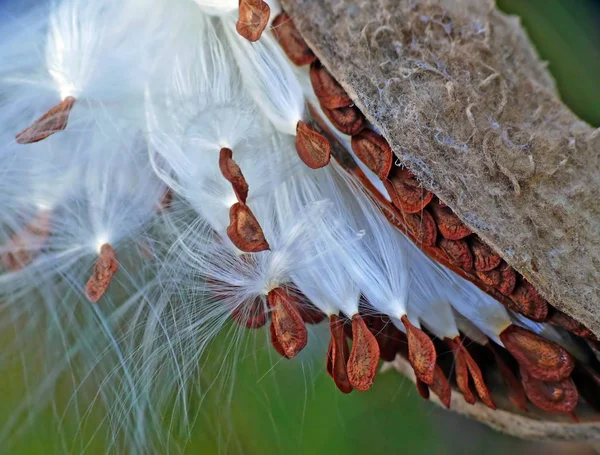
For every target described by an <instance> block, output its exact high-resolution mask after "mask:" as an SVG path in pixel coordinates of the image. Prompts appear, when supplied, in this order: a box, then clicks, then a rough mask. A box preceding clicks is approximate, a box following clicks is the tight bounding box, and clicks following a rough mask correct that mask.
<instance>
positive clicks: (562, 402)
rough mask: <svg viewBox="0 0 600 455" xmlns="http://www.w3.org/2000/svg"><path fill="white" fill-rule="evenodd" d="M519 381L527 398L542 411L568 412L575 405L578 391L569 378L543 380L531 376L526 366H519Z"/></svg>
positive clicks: (577, 399)
mask: <svg viewBox="0 0 600 455" xmlns="http://www.w3.org/2000/svg"><path fill="white" fill-rule="evenodd" d="M520 371H521V381H522V382H523V388H524V389H525V393H526V394H527V398H529V400H531V402H532V403H533V404H534V405H536V406H537V407H538V408H540V409H541V410H543V411H546V412H550V413H557V414H570V413H571V412H573V411H574V410H575V408H576V407H577V402H578V401H579V393H578V392H577V388H576V387H575V383H574V382H573V380H572V379H571V378H568V377H567V378H565V379H562V380H560V381H551V382H545V381H541V380H539V379H536V378H534V377H533V375H531V374H530V371H529V370H528V369H527V368H524V367H521V370H520Z"/></svg>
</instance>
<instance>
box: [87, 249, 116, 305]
mask: <svg viewBox="0 0 600 455" xmlns="http://www.w3.org/2000/svg"><path fill="white" fill-rule="evenodd" d="M118 269H119V261H117V255H116V254H115V250H113V248H112V247H111V246H110V245H109V244H108V243H105V244H104V245H102V246H101V247H100V254H99V255H98V259H97V260H96V264H95V265H94V270H93V272H92V276H91V277H90V279H89V280H88V282H87V284H86V285H85V295H86V296H87V298H88V300H89V301H90V302H97V301H98V300H100V297H102V296H103V295H104V293H105V292H106V289H108V285H109V284H110V282H111V280H112V277H113V276H114V274H115V273H117V270H118Z"/></svg>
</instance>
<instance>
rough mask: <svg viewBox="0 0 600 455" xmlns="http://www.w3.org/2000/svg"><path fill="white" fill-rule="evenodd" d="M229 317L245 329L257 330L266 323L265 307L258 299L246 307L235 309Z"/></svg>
mask: <svg viewBox="0 0 600 455" xmlns="http://www.w3.org/2000/svg"><path fill="white" fill-rule="evenodd" d="M231 317H232V319H233V320H235V321H236V322H237V323H238V324H240V325H241V326H244V327H246V328H247V329H258V328H260V327H262V326H264V325H265V324H266V323H267V313H266V312H265V305H264V303H263V301H262V299H260V298H257V299H255V300H254V301H253V302H252V303H251V304H250V305H249V306H248V307H244V308H236V309H235V311H234V312H233V313H232V314H231Z"/></svg>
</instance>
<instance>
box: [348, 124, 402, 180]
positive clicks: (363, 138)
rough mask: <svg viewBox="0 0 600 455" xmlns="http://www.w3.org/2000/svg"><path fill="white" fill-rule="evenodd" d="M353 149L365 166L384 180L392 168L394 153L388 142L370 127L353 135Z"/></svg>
mask: <svg viewBox="0 0 600 455" xmlns="http://www.w3.org/2000/svg"><path fill="white" fill-rule="evenodd" d="M350 145H351V146H352V151H353V152H354V154H355V155H356V156H357V157H358V159H359V160H361V161H362V162H363V163H364V164H365V166H367V167H368V168H369V169H370V170H371V171H373V172H374V173H375V174H377V176H378V177H379V178H380V179H381V180H382V181H385V180H387V176H388V175H389V173H390V170H391V169H392V163H393V161H394V155H393V153H392V148H391V147H390V145H389V144H388V142H387V141H386V140H385V139H384V138H383V137H382V136H381V135H379V134H377V133H376V132H375V131H373V130H370V129H368V128H365V129H363V130H362V131H361V132H360V133H358V134H356V135H354V136H352V141H351V144H350Z"/></svg>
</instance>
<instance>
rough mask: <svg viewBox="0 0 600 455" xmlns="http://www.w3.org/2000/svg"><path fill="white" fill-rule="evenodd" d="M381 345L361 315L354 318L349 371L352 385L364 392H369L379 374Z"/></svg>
mask: <svg viewBox="0 0 600 455" xmlns="http://www.w3.org/2000/svg"><path fill="white" fill-rule="evenodd" d="M378 364H379V345H378V344H377V340H376V339H375V337H374V336H373V334H372V333H371V331H370V330H369V328H368V327H367V325H366V324H365V321H363V319H362V317H361V316H360V315H359V314H355V315H354V316H352V351H351V352H350V357H349V358H348V364H347V370H348V378H349V380H350V384H352V386H353V387H354V388H355V389H356V390H360V391H361V392H364V391H366V390H369V388H370V387H371V385H372V384H373V380H374V379H375V374H376V373H377V365H378Z"/></svg>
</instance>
